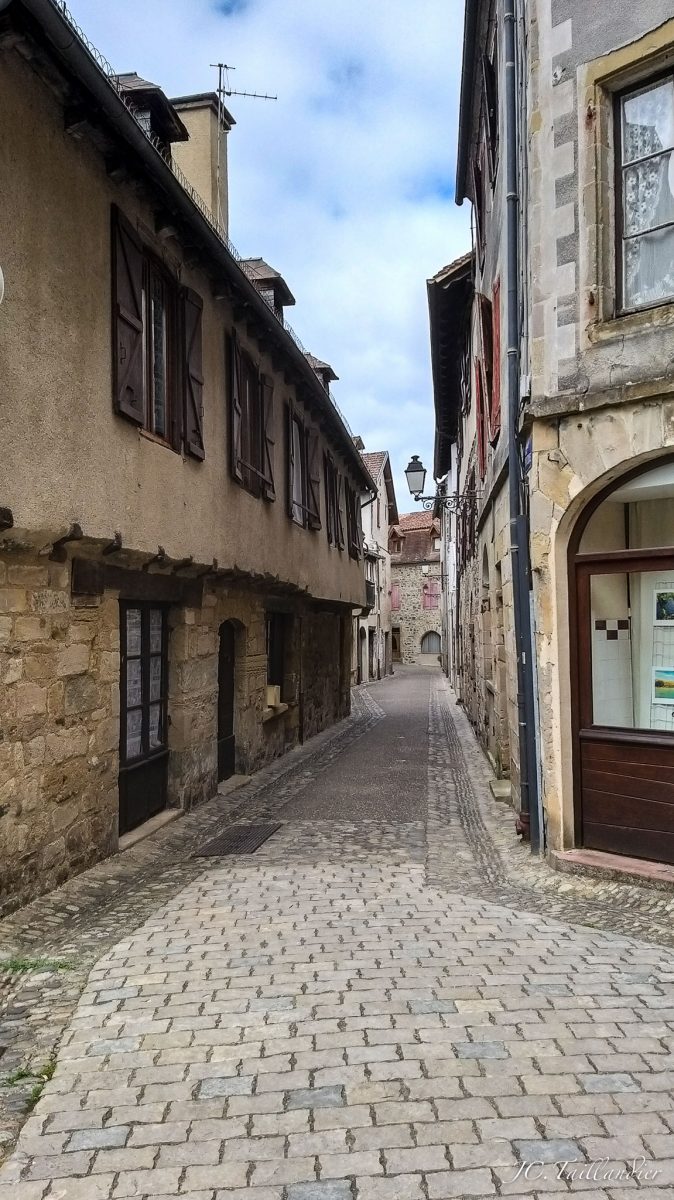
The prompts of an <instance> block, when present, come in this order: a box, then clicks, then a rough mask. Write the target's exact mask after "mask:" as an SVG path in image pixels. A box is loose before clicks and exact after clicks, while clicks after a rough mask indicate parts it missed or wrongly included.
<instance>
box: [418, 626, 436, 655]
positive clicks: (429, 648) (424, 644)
mask: <svg viewBox="0 0 674 1200" xmlns="http://www.w3.org/2000/svg"><path fill="white" fill-rule="evenodd" d="M421 653H422V654H439V653H440V634H439V633H436V632H435V631H434V630H431V631H430V632H429V633H425V634H424V636H423V637H422V639H421Z"/></svg>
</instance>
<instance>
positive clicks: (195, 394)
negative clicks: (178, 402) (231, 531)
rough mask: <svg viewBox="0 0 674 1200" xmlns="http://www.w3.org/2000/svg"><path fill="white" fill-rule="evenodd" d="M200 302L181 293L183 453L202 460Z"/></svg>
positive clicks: (186, 290) (197, 297) (189, 292)
mask: <svg viewBox="0 0 674 1200" xmlns="http://www.w3.org/2000/svg"><path fill="white" fill-rule="evenodd" d="M203 307H204V305H203V300H202V299H201V296H200V295H199V294H198V293H197V292H193V291H192V289H191V288H183V291H182V318H183V319H182V331H183V437H184V443H185V453H186V454H191V456H192V458H198V459H200V460H201V459H203V458H204V457H205V456H204V395H203V393H204V374H203V348H202V328H201V326H202V313H203Z"/></svg>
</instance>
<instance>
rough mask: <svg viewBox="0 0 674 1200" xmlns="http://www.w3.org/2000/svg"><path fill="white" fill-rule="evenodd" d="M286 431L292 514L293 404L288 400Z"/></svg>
mask: <svg viewBox="0 0 674 1200" xmlns="http://www.w3.org/2000/svg"><path fill="white" fill-rule="evenodd" d="M286 433H287V439H288V441H287V444H288V454H287V458H286V462H287V464H288V472H287V483H288V516H289V517H292V516H293V483H294V480H295V439H294V437H293V406H292V404H291V403H290V401H288V403H287V404H286Z"/></svg>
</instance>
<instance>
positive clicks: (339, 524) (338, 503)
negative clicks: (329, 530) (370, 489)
mask: <svg viewBox="0 0 674 1200" xmlns="http://www.w3.org/2000/svg"><path fill="white" fill-rule="evenodd" d="M335 476H336V481H337V487H336V489H335V490H336V493H337V494H336V499H335V508H336V513H335V516H336V521H335V524H336V533H337V545H338V546H339V548H340V550H343V549H344V521H343V520H342V494H343V490H344V489H343V484H344V480H343V479H342V476H341V474H340V473H339V472H338V471H335Z"/></svg>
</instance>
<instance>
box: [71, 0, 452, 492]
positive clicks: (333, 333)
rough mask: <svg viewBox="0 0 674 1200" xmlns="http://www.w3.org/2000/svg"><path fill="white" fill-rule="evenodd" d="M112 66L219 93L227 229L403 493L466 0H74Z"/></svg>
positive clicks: (175, 89) (172, 90) (445, 250)
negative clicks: (286, 304) (275, 293)
mask: <svg viewBox="0 0 674 1200" xmlns="http://www.w3.org/2000/svg"><path fill="white" fill-rule="evenodd" d="M70 8H71V10H72V12H73V14H74V16H75V17H76V19H77V20H78V21H79V23H80V24H81V26H82V28H83V29H84V31H85V33H86V34H87V35H88V37H89V38H90V39H91V41H93V43H94V45H96V46H97V47H98V49H99V50H101V51H102V52H103V53H104V54H105V55H106V57H107V58H108V59H109V61H110V62H111V64H112V66H113V67H114V68H115V70H118V71H131V70H135V71H138V73H139V74H140V75H143V76H145V77H146V78H148V79H151V80H153V81H154V82H155V83H159V84H160V85H161V86H162V87H164V89H165V90H166V91H167V92H168V94H169V95H184V94H186V93H189V92H199V91H207V90H209V89H212V88H214V87H215V86H216V81H217V74H216V72H215V71H214V70H212V69H211V67H210V65H209V64H210V63H212V62H217V61H223V62H226V63H228V64H230V65H231V66H232V67H234V68H235V69H234V70H233V71H232V72H231V75H230V83H231V86H232V87H233V88H238V89H240V90H245V91H258V92H270V93H273V94H277V95H278V100H277V101H275V102H264V101H262V100H246V99H242V98H238V97H235V96H232V97H231V99H229V100H228V101H227V105H228V107H229V108H230V111H231V112H232V114H233V115H234V117H235V118H236V122H237V124H236V126H235V127H234V129H233V131H232V133H231V134H230V138H229V168H230V236H231V239H232V241H233V243H234V245H235V246H236V247H237V248H238V250H239V252H240V253H241V254H243V255H245V256H253V255H262V256H263V257H264V258H265V259H267V261H268V262H270V263H271V264H272V265H273V266H274V267H276V269H277V270H279V271H281V273H282V274H283V275H284V277H285V278H286V280H287V282H288V284H289V286H290V288H291V291H292V292H293V294H294V295H295V298H296V300H297V306H296V307H295V308H294V309H292V310H290V313H289V317H290V322H291V324H292V325H293V327H294V328H295V330H296V332H297V333H298V334H299V336H300V338H301V340H302V342H303V343H304V345H305V346H306V347H307V348H308V349H309V350H311V351H312V352H313V353H314V354H316V355H317V356H318V357H319V358H322V359H325V360H327V361H328V362H330V363H331V364H332V365H333V367H334V369H335V371H336V372H337V374H338V375H339V382H338V383H336V384H335V385H334V388H333V390H334V395H335V398H336V400H337V402H338V404H339V405H340V408H341V409H342V411H343V412H344V413H345V415H346V417H347V420H348V421H349V423H350V425H351V428H352V430H353V432H354V433H359V434H361V436H362V437H363V439H364V441H365V445H366V448H367V449H368V450H382V449H386V450H389V451H390V453H391V457H392V460H393V465H394V471H395V477H396V492H397V497H398V504H399V507H400V510H401V511H403V512H405V511H408V510H409V509H410V508H412V507H413V504H412V501H411V500H410V497H409V492H408V491H407V487H406V485H405V479H404V476H403V471H404V468H405V466H406V464H407V461H408V459H409V455H410V453H419V454H421V455H422V457H423V460H424V463H425V464H426V466H427V467H428V468H429V477H428V480H427V483H428V482H430V478H431V474H432V457H433V407H432V396H431V387H430V361H429V336H428V315H427V305H426V284H425V281H426V279H427V277H428V276H429V275H432V274H434V273H435V272H436V271H437V270H439V268H440V267H441V266H443V265H444V264H445V263H447V262H449V261H450V260H451V259H452V258H455V257H456V256H457V255H459V254H461V253H463V251H464V250H465V249H467V248H468V246H469V231H468V213H467V211H465V210H464V209H459V208H457V207H456V205H455V204H454V195H453V190H454V170H455V159H456V130H457V116H458V99H459V81H460V58H461V27H462V10H463V0H417V2H416V3H415V4H412V3H410V0H210V2H209V0H144V3H142V4H139V3H138V0H116V3H114V4H101V3H100V0H70Z"/></svg>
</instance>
